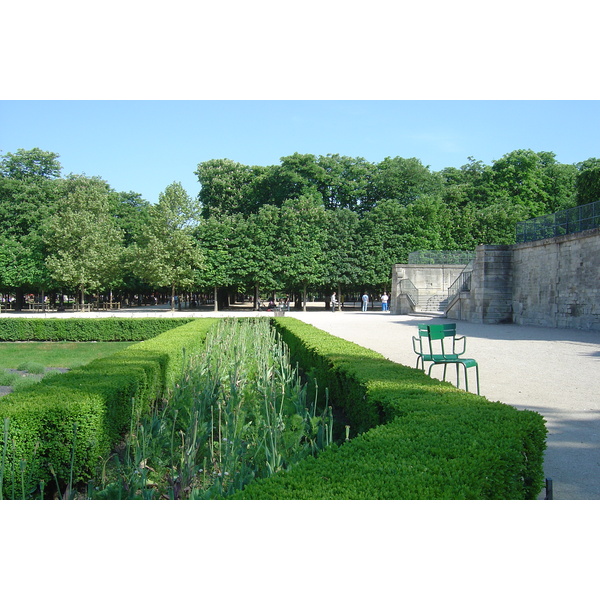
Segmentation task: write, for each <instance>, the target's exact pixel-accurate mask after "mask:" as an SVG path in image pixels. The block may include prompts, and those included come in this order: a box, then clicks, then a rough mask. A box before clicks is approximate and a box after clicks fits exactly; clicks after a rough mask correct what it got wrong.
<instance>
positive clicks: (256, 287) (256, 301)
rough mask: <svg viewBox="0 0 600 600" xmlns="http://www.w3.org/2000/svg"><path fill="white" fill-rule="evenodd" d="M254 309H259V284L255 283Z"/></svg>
mask: <svg viewBox="0 0 600 600" xmlns="http://www.w3.org/2000/svg"><path fill="white" fill-rule="evenodd" d="M254 310H258V284H254Z"/></svg>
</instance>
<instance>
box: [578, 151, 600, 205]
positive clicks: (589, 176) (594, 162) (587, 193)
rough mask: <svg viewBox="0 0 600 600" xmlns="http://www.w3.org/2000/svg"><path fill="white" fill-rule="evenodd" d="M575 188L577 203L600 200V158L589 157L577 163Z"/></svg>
mask: <svg viewBox="0 0 600 600" xmlns="http://www.w3.org/2000/svg"><path fill="white" fill-rule="evenodd" d="M577 168H578V173H577V176H576V182H575V188H576V199H577V204H578V205H579V206H581V205H582V204H590V203H591V202H597V201H598V200H600V158H588V159H587V160H584V161H583V162H582V163H579V164H578V165H577Z"/></svg>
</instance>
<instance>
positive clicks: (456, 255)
mask: <svg viewBox="0 0 600 600" xmlns="http://www.w3.org/2000/svg"><path fill="white" fill-rule="evenodd" d="M474 258H475V252H471V251H466V250H416V251H415V252H411V253H410V254H409V255H408V263H409V264H411V265H465V264H467V263H468V262H469V261H471V260H473V259H474Z"/></svg>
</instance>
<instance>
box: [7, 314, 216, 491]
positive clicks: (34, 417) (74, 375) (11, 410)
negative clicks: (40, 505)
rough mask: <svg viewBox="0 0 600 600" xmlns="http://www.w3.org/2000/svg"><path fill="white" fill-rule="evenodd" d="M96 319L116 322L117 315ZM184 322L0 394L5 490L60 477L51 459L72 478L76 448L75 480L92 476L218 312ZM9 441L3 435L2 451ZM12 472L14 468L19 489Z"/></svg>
mask: <svg viewBox="0 0 600 600" xmlns="http://www.w3.org/2000/svg"><path fill="white" fill-rule="evenodd" d="M27 320H29V319H27ZM66 320H67V319H65V321H66ZM82 320H87V319H82ZM142 320H143V319H135V321H142ZM61 321H62V320H61ZM94 321H95V322H96V323H98V324H100V325H101V324H102V322H105V323H107V324H110V325H109V327H112V323H113V321H114V319H94ZM132 321H133V319H132ZM156 321H162V320H161V319H156ZM164 321H165V322H167V323H173V321H175V320H174V319H168V320H167V319H165V320H164ZM186 321H188V322H187V323H186V324H183V325H181V323H179V327H176V328H175V329H171V330H170V331H166V332H164V333H161V334H160V335H158V336H157V337H154V338H152V339H150V340H146V341H143V342H140V343H139V344H135V345H133V346H129V347H128V348H126V349H124V350H122V351H121V352H117V353H115V354H112V355H111V356H108V357H106V358H100V359H97V360H94V361H92V362H91V363H89V364H88V365H85V366H83V367H79V368H76V369H73V370H71V371H69V372H68V373H65V374H63V375H60V376H58V377H51V378H48V379H44V380H42V381H41V382H39V383H38V384H36V385H34V386H32V387H30V388H28V389H27V390H23V391H22V392H13V393H12V394H9V395H7V396H4V397H3V398H2V399H1V400H0V428H1V427H2V424H3V423H4V422H5V419H7V418H8V419H9V443H8V448H7V462H6V465H5V469H4V482H3V483H4V485H3V487H4V495H5V496H6V497H12V495H13V494H14V496H15V497H17V498H22V497H23V496H26V497H28V496H30V495H31V494H33V493H34V492H35V490H36V489H37V488H38V487H39V485H40V481H43V482H45V484H46V485H47V484H48V483H49V482H51V481H53V479H54V477H53V476H52V474H51V472H50V468H49V465H52V468H53V469H54V471H55V473H56V477H57V479H58V481H59V484H60V485H61V487H62V486H64V485H65V483H66V482H68V481H69V477H70V472H71V453H72V450H73V447H74V448H75V454H74V457H75V458H74V460H75V462H74V466H73V474H74V482H82V481H87V480H88V479H89V478H90V477H91V476H92V474H93V473H94V470H95V468H96V467H97V466H98V462H99V460H100V459H102V458H104V459H106V458H107V457H108V456H109V454H110V452H111V450H112V448H113V447H114V445H115V444H116V442H117V441H118V440H119V438H120V436H121V435H122V434H123V433H124V432H125V431H126V430H127V429H128V428H129V426H130V423H131V418H132V414H133V412H134V411H135V412H136V413H137V412H142V413H144V412H147V411H149V410H150V409H151V407H152V406H153V404H154V402H155V400H156V399H157V398H158V397H160V396H161V395H162V394H163V393H164V390H165V388H166V387H167V386H171V385H173V383H174V381H175V380H176V379H177V378H178V376H179V375H180V374H181V371H182V369H183V365H184V359H185V357H184V349H185V351H186V352H187V351H189V352H194V351H196V350H198V349H200V348H201V347H202V346H203V344H204V341H205V338H206V333H207V331H208V330H209V329H210V327H212V325H213V324H214V323H215V322H216V319H214V318H203V319H195V320H192V321H191V322H190V320H186ZM127 322H128V323H129V320H127ZM176 324H177V323H176ZM145 330H146V331H148V330H149V329H145ZM139 331H140V332H141V331H144V328H140V329H139ZM101 337H102V336H101ZM103 339H106V338H103ZM134 402H135V405H134ZM75 428H76V429H75ZM3 445H4V443H3V436H2V434H0V456H1V452H2V448H3ZM22 467H23V476H22V477H21V468H22ZM11 473H14V474H15V476H14V478H15V481H16V488H17V489H15V490H13V489H12V486H11V481H12V475H11ZM22 480H24V481H25V482H26V484H25V485H24V486H22V484H21V481H22ZM23 487H24V488H25V489H22V488H23Z"/></svg>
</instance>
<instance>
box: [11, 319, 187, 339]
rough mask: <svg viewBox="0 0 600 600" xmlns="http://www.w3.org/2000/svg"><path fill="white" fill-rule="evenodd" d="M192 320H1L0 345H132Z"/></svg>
mask: <svg viewBox="0 0 600 600" xmlns="http://www.w3.org/2000/svg"><path fill="white" fill-rule="evenodd" d="M191 320H192V319H191V318H188V319H177V318H174V319H173V318H169V319H159V318H157V319H131V318H129V319H125V318H118V317H114V318H108V319H77V318H72V319H29V318H18V317H17V318H11V319H0V341H3V342H17V341H74V342H92V341H96V342H125V341H127V342H129V341H140V340H147V339H149V338H151V337H155V336H157V335H159V334H161V333H164V332H165V331H169V330H170V329H173V328H175V327H179V326H180V325H184V324H185V323H189V322H190V321H191Z"/></svg>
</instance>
